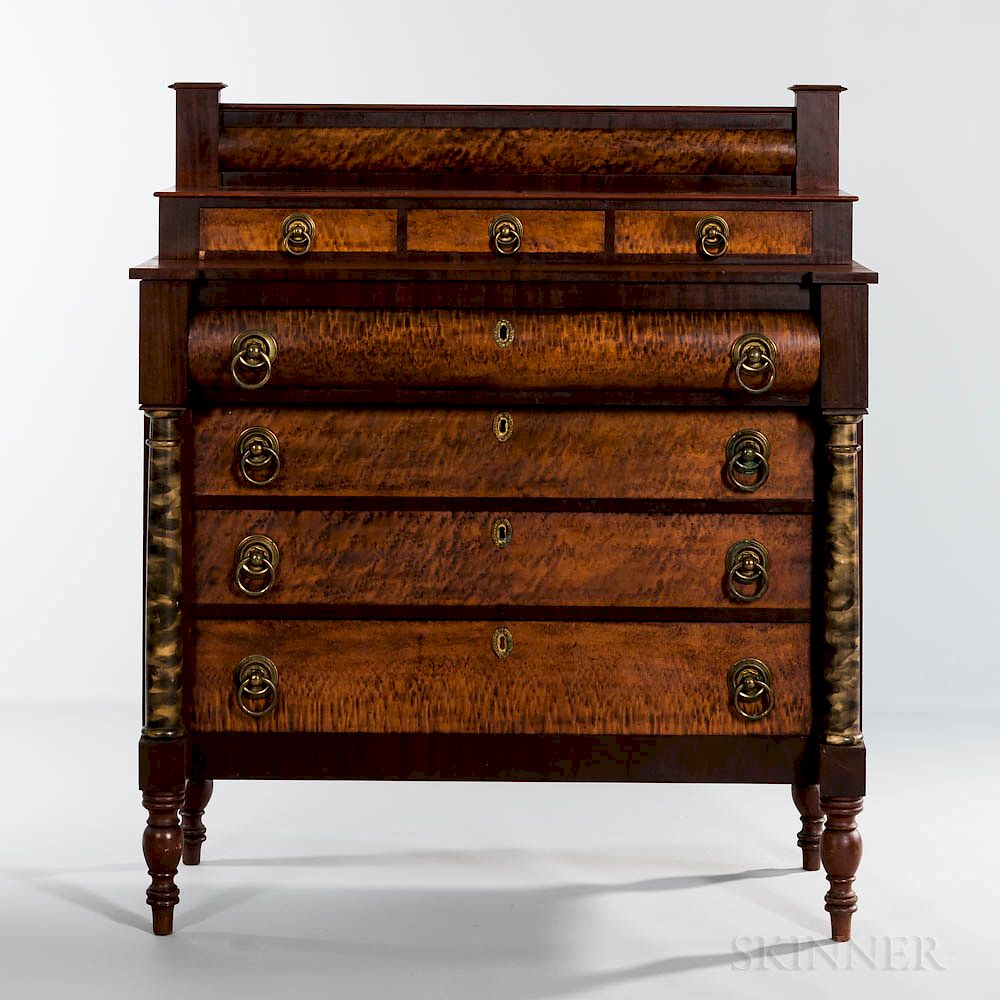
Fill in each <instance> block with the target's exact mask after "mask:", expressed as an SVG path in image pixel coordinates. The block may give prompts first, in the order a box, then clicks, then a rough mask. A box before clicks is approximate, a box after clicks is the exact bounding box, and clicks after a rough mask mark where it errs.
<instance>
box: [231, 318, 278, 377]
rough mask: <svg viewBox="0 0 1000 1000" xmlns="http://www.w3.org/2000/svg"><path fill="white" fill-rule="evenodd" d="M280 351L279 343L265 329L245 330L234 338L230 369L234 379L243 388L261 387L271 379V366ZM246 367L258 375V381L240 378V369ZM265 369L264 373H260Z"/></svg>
mask: <svg viewBox="0 0 1000 1000" xmlns="http://www.w3.org/2000/svg"><path fill="white" fill-rule="evenodd" d="M277 353H278V344H277V342H276V341H275V339H274V337H272V336H271V335H270V334H269V333H266V332H265V331H264V330H244V331H243V332H242V333H238V334H237V335H236V336H235V337H234V338H233V348H232V361H230V363H229V371H230V372H231V373H232V376H233V381H234V382H235V383H236V384H237V385H238V386H239V387H240V388H241V389H260V388H262V387H263V386H265V385H267V383H268V382H269V381H270V379H271V366H272V365H273V364H274V358H275V355H276V354H277ZM241 368H242V369H245V370H246V371H248V372H250V373H251V374H252V375H254V376H256V381H253V382H247V381H246V380H245V379H242V378H240V376H239V374H238V371H239V369H241ZM262 369H263V374H258V373H260V372H261V370H262Z"/></svg>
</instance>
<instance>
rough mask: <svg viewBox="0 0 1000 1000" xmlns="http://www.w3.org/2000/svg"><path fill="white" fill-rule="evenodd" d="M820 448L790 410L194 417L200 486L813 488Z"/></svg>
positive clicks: (290, 411) (582, 494) (601, 491)
mask: <svg viewBox="0 0 1000 1000" xmlns="http://www.w3.org/2000/svg"><path fill="white" fill-rule="evenodd" d="M747 449H749V457H747ZM813 449H814V438H813V431H812V428H811V426H810V423H809V420H808V418H807V417H806V416H804V415H803V414H801V413H799V412H796V411H793V410H763V409H755V410H665V409H643V410H637V409H589V410H577V409H536V408H523V407H511V408H504V409H499V408H498V409H464V408H461V409H459V408H452V409H431V408H424V407H420V408H414V407H398V408H397V407H382V408H347V407H341V408H324V409H310V408H304V407H295V408H291V407H289V408H272V409H267V408H259V407H253V408H239V409H214V410H208V411H204V412H200V413H198V414H197V416H196V418H195V425H194V491H195V493H196V494H199V495H219V496H297V497H302V496H326V497H359V496H371V497H407V496H408V497H496V498H504V497H512V498H513V497H523V498H539V497H548V498H588V499H604V498H607V499H620V500H626V499H664V498H679V499H716V500H721V499H734V498H741V497H754V498H756V499H764V498H767V499H776V498H780V499H798V500H811V499H812V497H813Z"/></svg>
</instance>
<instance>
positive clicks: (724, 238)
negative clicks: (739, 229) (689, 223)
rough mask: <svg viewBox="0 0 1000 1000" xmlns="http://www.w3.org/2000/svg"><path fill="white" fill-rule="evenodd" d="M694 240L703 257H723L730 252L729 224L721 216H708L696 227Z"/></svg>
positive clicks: (700, 220) (699, 221)
mask: <svg viewBox="0 0 1000 1000" xmlns="http://www.w3.org/2000/svg"><path fill="white" fill-rule="evenodd" d="M694 239H695V243H696V245H697V247H698V253H700V254H701V255H702V257H710V258H711V257H721V256H723V254H725V253H726V252H727V251H728V250H729V223H728V222H726V220H725V219H724V218H722V216H721V215H706V216H704V217H703V218H701V219H699V220H698V223H697V225H695V227H694Z"/></svg>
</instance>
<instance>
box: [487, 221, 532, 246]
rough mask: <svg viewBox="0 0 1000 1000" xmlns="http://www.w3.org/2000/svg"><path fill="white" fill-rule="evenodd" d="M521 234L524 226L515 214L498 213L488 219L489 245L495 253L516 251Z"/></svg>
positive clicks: (519, 244)
mask: <svg viewBox="0 0 1000 1000" xmlns="http://www.w3.org/2000/svg"><path fill="white" fill-rule="evenodd" d="M523 235H524V227H523V226H522V225H521V220H520V219H519V218H518V217H517V216H516V215H506V214H505V215H498V216H496V218H494V219H491V220H490V246H491V247H492V248H493V249H494V250H495V251H496V252H497V253H500V254H509V253H517V251H518V250H520V249H521V238H522V237H523Z"/></svg>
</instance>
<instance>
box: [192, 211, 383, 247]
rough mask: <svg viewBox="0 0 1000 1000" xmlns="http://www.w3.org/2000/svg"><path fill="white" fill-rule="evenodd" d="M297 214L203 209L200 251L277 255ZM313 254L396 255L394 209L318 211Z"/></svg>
mask: <svg viewBox="0 0 1000 1000" xmlns="http://www.w3.org/2000/svg"><path fill="white" fill-rule="evenodd" d="M293 211H298V210H297V209H284V208H203V209H202V210H201V239H200V243H199V247H200V248H201V249H202V250H203V251H205V252H207V253H246V252H251V253H278V252H280V251H282V250H283V247H282V239H283V223H284V220H285V219H286V218H288V216H289V215H290V214H292V212H293ZM307 213H308V215H309V217H310V218H311V219H312V221H313V223H314V225H315V235H314V237H313V239H312V241H311V244H310V246H309V248H308V252H312V253H331V252H341V253H391V252H394V251H395V250H396V245H397V244H396V211H395V209H389V208H319V209H308V210H307Z"/></svg>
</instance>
